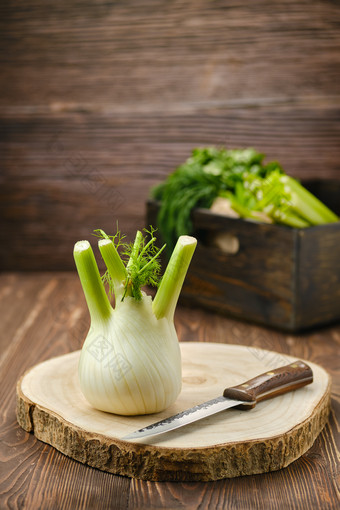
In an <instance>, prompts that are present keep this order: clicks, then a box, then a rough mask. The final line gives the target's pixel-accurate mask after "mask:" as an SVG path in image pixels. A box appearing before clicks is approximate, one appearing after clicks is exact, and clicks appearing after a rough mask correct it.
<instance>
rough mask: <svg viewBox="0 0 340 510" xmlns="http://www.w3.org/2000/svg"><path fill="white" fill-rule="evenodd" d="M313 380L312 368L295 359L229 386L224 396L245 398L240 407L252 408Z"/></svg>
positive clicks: (238, 398) (237, 398)
mask: <svg viewBox="0 0 340 510" xmlns="http://www.w3.org/2000/svg"><path fill="white" fill-rule="evenodd" d="M311 382H313V372H312V369H311V368H310V367H309V366H308V365H307V364H306V363H304V362H303V361H301V360H298V361H294V363H291V364H290V365H286V366H284V367H281V368H277V369H275V370H269V371H268V372H265V373H264V374H261V375H259V376H257V377H254V379H250V381H247V382H246V383H243V384H240V385H239V386H234V387H232V388H227V389H225V390H224V393H223V396H224V397H227V398H232V399H234V400H243V401H244V404H240V405H239V406H237V408H238V409H252V408H253V407H255V405H256V404H257V402H260V401H261V400H266V399H268V398H272V397H275V396H276V395H280V394H281V393H287V392H288V391H293V390H296V389H298V388H301V387H302V386H305V385H306V384H310V383H311Z"/></svg>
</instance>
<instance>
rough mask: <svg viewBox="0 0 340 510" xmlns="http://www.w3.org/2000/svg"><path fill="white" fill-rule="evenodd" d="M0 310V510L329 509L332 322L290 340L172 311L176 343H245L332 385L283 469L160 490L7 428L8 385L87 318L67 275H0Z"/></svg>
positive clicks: (74, 337)
mask: <svg viewBox="0 0 340 510" xmlns="http://www.w3.org/2000/svg"><path fill="white" fill-rule="evenodd" d="M0 313H1V321H0V352H1V361H0V365H1V370H0V373H1V385H0V402H1V431H0V434H1V452H0V459H1V462H0V470H1V473H0V508H1V509H3V508H10V509H12V508H13V509H15V508H25V509H26V508H27V509H30V510H31V509H33V510H35V509H38V508H39V509H54V508H55V509H72V510H74V509H78V508H96V509H107V508H118V509H133V510H135V509H142V508H148V509H149V508H150V509H151V508H152V509H155V508H157V509H158V508H168V509H169V508H170V509H177V508H189V509H206V508H209V509H214V510H215V509H224V508H228V509H229V508H233V509H257V508H259V509H267V508H268V509H276V508H280V509H292V508H293V509H295V508H297V509H301V510H304V509H313V508H322V509H328V508H336V507H337V505H338V504H339V486H338V485H337V480H338V468H339V461H338V459H339V455H338V447H339V444H338V445H337V442H338V441H339V436H338V427H339V413H340V401H339V395H340V380H339V372H340V367H339V356H338V353H339V349H340V325H335V326H332V327H327V328H322V329H319V330H314V331H312V332H307V333H304V334H299V335H292V334H286V333H281V332H277V331H274V330H269V329H265V328H263V327H258V326H255V325H251V324H245V323H242V322H238V321H235V320H231V319H227V318H224V317H221V316H218V315H214V314H211V313H208V312H205V311H203V310H198V309H188V308H182V307H179V308H178V310H177V312H176V327H177V331H178V336H179V339H180V340H181V341H183V342H190V341H201V342H209V341H211V342H221V343H234V344H243V345H251V346H254V347H260V348H265V349H268V350H271V351H276V352H278V353H282V354H289V355H292V356H296V357H297V358H300V357H301V358H304V359H306V360H310V361H313V362H315V363H318V364H320V365H321V366H322V367H324V368H325V369H326V370H328V372H329V373H330V374H331V376H332V378H333V389H332V412H331V416H330V420H329V424H327V426H326V427H325V428H324V430H323V431H322V433H321V434H320V436H319V437H318V438H317V440H316V442H315V443H314V445H313V447H312V448H311V449H310V450H309V451H308V452H307V453H306V454H305V455H303V456H302V457H301V458H300V459H299V460H297V461H296V462H294V463H293V464H291V465H290V466H289V467H287V468H286V469H284V470H281V471H277V472H272V473H268V474H264V475H255V476H250V477H241V478H234V479H227V480H221V481H217V482H209V483H196V482H194V483H178V482H177V483H168V482H163V483H161V482H144V481H140V480H131V479H129V478H124V477H120V476H114V475H111V474H109V473H104V472H101V471H98V470H96V469H92V468H90V467H88V466H85V465H83V464H80V463H78V462H75V461H73V460H71V459H69V458H67V457H65V456H64V455H62V454H61V453H59V452H58V451H56V450H54V449H53V448H52V447H50V446H48V445H46V444H44V443H41V442H40V441H38V440H37V439H35V437H34V436H33V435H32V434H29V433H26V432H24V431H23V430H22V429H21V428H20V427H19V425H18V424H17V421H16V416H15V385H16V381H17V380H18V378H19V377H20V376H21V375H22V374H23V372H24V371H25V370H27V369H28V368H30V367H31V366H32V365H35V364H36V363H38V362H40V361H43V360H46V359H48V358H51V357H53V356H58V355H61V354H64V353H68V352H71V351H74V350H76V349H79V348H80V347H81V345H82V340H83V339H84V335H85V334H86V331H87V328H88V326H89V318H88V313H87V309H86V305H85V301H84V297H83V294H82V290H81V288H80V284H79V281H78V277H77V275H76V274H75V273H3V274H1V275H0ZM266 361H267V362H268V364H270V359H269V358H268V360H266Z"/></svg>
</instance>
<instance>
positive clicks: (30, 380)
mask: <svg viewBox="0 0 340 510" xmlns="http://www.w3.org/2000/svg"><path fill="white" fill-rule="evenodd" d="M180 345H181V350H182V362H183V389H182V393H181V395H180V396H179V397H178V399H177V401H176V402H175V404H173V405H172V406H170V408H168V409H167V410H165V411H163V412H162V413H157V415H145V416H136V417H130V416H129V417H126V416H125V417H123V416H117V415H111V414H109V413H103V412H100V411H96V410H94V409H93V408H91V406H90V405H89V404H87V402H86V401H85V399H84V397H83V396H82V394H81V392H80V388H79V385H78V378H77V364H78V359H79V353H80V351H76V352H73V353H70V354H66V355H63V356H59V357H57V358H52V359H51V360H48V361H45V362H42V363H39V364H38V365H35V366H34V367H32V368H31V369H30V370H28V371H27V372H26V373H25V374H24V375H23V376H22V377H21V379H20V380H19V381H18V383H17V419H18V423H19V424H20V426H21V427H22V428H23V429H24V430H26V431H27V432H32V433H33V434H34V435H35V436H36V437H37V438H38V439H39V440H41V441H43V442H45V443H47V444H49V445H51V446H53V447H54V448H56V449H57V450H59V451H60V452H62V453H63V454H65V455H67V456H69V457H71V458H72V459H74V460H77V461H79V462H82V463H84V464H87V465H89V466H91V467H95V468H98V469H100V470H103V471H107V472H110V473H114V474H118V475H123V476H129V477H132V478H138V479H142V480H150V481H214V480H219V479H222V478H233V477H236V476H244V475H253V474H259V473H265V472H270V471H276V470H279V469H281V468H284V467H286V466H288V465H289V464H291V463H292V462H293V461H295V460H297V459H298V458H299V457H300V456H301V455H303V454H304V453H305V452H306V451H307V450H308V449H309V448H310V447H311V446H312V445H313V443H314V441H315V439H316V437H317V436H318V434H319V433H320V432H321V430H322V428H323V427H324V425H325V424H326V422H327V420H328V415H329V411H330V386H331V380H330V377H329V375H328V374H327V372H326V371H325V370H324V369H323V368H321V367H320V366H319V365H316V364H314V363H311V362H309V361H307V363H308V365H310V366H311V368H312V370H313V374H314V382H313V383H312V384H310V385H308V386H306V387H304V388H301V389H298V390H296V391H294V392H291V393H287V394H285V395H282V396H278V397H275V398H273V399H271V400H267V401H265V402H260V403H259V404H258V405H257V406H256V408H255V409H254V410H251V411H248V412H246V411H240V410H236V409H235V410H234V409H229V410H227V411H225V412H223V413H219V414H217V415H214V416H211V417H209V418H205V419H204V420H201V421H199V422H195V423H193V424H191V425H187V426H186V427H185V428H182V429H178V430H177V431H173V432H169V433H166V434H164V436H163V437H161V436H159V437H157V436H156V437H155V438H154V439H153V438H149V439H148V441H147V442H143V441H138V442H127V441H124V440H122V439H120V437H123V436H124V435H126V433H129V432H133V431H134V430H136V429H138V428H142V427H143V426H145V425H148V424H151V423H153V422H155V421H158V420H159V419H163V418H166V417H168V416H172V415H173V414H176V413H177V412H180V411H181V410H184V409H187V408H189V407H192V406H193V405H195V404H198V403H201V402H204V401H205V400H208V399H209V398H214V397H217V396H219V395H221V394H222V393H223V389H224V388H225V387H226V386H232V385H234V384H235V383H238V384H240V383H242V381H245V380H247V379H249V377H250V376H251V377H254V376H256V375H257V374H259V373H262V372H264V371H265V370H266V369H270V368H277V367H279V366H283V365H284V364H287V363H289V362H292V361H294V360H295V358H293V357H291V356H287V355H282V354H279V353H275V352H272V351H266V350H263V349H258V348H251V347H245V346H239V345H230V344H216V343H203V342H188V343H181V344H180ZM72 368H73V369H72ZM222 376H223V378H222ZM47 378H49V381H47V380H46V379H47ZM42 381H44V384H43V385H41V382H42ZM48 388H50V389H48ZM71 389H72V391H70V390H71ZM227 413H228V414H227ZM269 416H270V420H269V421H268V417H269ZM283 416H284V417H285V420H283V419H282V418H283ZM284 421H286V423H284Z"/></svg>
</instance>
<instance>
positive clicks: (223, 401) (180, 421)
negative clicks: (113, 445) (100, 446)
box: [122, 360, 313, 440]
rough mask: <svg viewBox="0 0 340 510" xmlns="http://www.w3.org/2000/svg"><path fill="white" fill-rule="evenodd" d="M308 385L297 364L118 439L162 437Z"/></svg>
mask: <svg viewBox="0 0 340 510" xmlns="http://www.w3.org/2000/svg"><path fill="white" fill-rule="evenodd" d="M311 382H313V372H312V369H311V368H310V367H309V366H308V365H307V364H306V363H304V362H303V361H301V360H297V361H294V362H293V363H291V364H290V365H285V366H284V367H281V368H276V369H275V370H269V371H268V372H265V373H264V374H261V375H258V376H256V377H254V378H253V379H250V380H249V381H246V382H244V383H242V384H239V385H238V386H233V387H231V388H226V389H225V390H224V392H223V395H221V396H220V397H217V398H213V399H212V400H208V401H207V402H203V403H202V404H199V405H197V406H195V407H192V408H190V409H186V410H185V411H182V412H181V413H178V414H175V415H174V416H170V417H169V418H165V419H164V420H161V421H158V422H156V423H152V424H151V425H148V426H147V427H144V428H142V429H139V430H136V431H135V432H132V433H131V434H128V435H127V436H124V437H123V438H122V439H124V440H131V439H132V440H133V439H139V438H142V437H148V436H155V435H158V434H163V433H164V432H169V431H170V430H174V429H177V428H179V427H183V426H184V425H187V424H188V423H192V422H194V421H197V420H201V419H202V418H206V417H207V416H211V415H212V414H215V413H219V412H220V411H224V410H226V409H229V408H231V407H233V408H235V409H242V410H249V409H253V408H254V407H255V406H256V404H257V402H261V401H262V400H267V399H269V398H272V397H276V396H277V395H281V394H282V393H287V392H288V391H293V390H297V389H298V388H301V387H302V386H306V385H307V384H310V383H311Z"/></svg>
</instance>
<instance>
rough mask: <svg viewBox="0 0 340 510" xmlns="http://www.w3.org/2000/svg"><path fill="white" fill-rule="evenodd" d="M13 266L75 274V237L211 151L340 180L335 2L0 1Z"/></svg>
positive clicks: (141, 209) (5, 188) (133, 213)
mask: <svg viewBox="0 0 340 510" xmlns="http://www.w3.org/2000/svg"><path fill="white" fill-rule="evenodd" d="M0 24H1V26H0V38H1V52H0V65H1V83H0V144H1V147H0V149H1V152H0V153H1V160H0V172H1V174H0V175H1V177H0V217H1V229H0V230H1V232H0V263H1V268H2V269H3V270H4V269H6V270H14V269H21V270H37V269H44V270H54V269H73V268H74V264H73V258H72V249H73V243H74V242H75V241H76V240H78V239H82V238H89V236H90V232H91V231H92V230H93V229H94V228H98V227H101V228H104V229H106V230H107V231H111V230H113V229H114V228H115V223H116V220H118V221H119V225H120V228H121V229H122V230H123V231H126V232H127V234H128V236H129V237H132V235H133V232H134V231H135V229H136V228H140V227H142V226H143V225H144V214H145V201H146V198H147V197H148V194H149V189H150V187H151V186H152V185H154V184H156V183H157V182H159V181H160V180H161V179H163V178H164V177H165V176H166V175H167V174H168V173H169V172H170V171H171V170H173V169H174V168H175V166H177V165H178V164H179V163H181V162H182V161H183V160H184V159H185V158H186V157H187V156H188V155H189V153H190V151H191V149H192V148H193V147H195V146H198V145H207V144H214V145H226V146H228V147H230V148H232V147H245V146H253V147H255V148H256V149H258V150H260V151H263V152H264V153H266V154H267V159H278V160H279V161H280V162H281V163H282V164H283V166H284V168H285V169H286V170H287V171H288V172H289V173H291V174H292V175H295V176H298V177H322V178H336V179H340V168H339V163H338V161H339V159H340V144H339V134H340V102H339V98H340V94H339V83H340V66H339V63H340V62H339V61H340V30H339V24H340V5H339V2H338V1H336V0H333V1H332V0H326V1H325V0H280V1H279V0H259V1H254V0H238V1H220V0H214V1H207V0H205V1H202V0H147V1H145V0H142V1H138V0H124V1H123V0H122V1H114V2H113V1H108V0H73V1H72V2H70V1H66V0H58V2H48V1H46V0H16V1H15V2H14V1H10V0H4V1H2V2H1V3H0Z"/></svg>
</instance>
